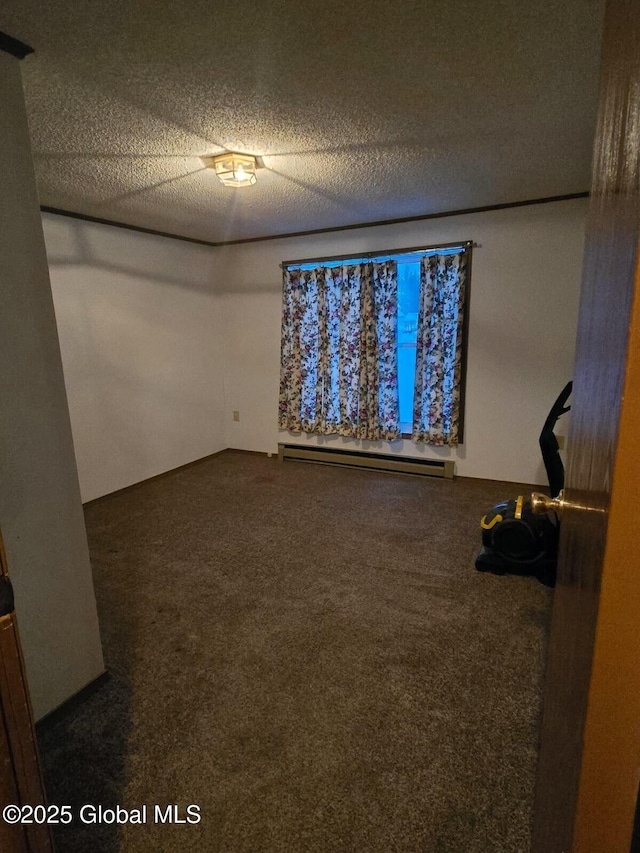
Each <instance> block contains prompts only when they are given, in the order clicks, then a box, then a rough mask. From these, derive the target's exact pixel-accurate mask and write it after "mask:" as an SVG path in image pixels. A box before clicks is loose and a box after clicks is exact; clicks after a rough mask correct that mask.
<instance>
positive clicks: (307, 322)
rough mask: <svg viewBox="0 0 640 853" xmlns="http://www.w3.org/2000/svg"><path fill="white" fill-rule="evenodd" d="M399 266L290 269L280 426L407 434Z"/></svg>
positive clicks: (377, 435) (379, 435) (371, 435)
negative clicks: (402, 411)
mask: <svg viewBox="0 0 640 853" xmlns="http://www.w3.org/2000/svg"><path fill="white" fill-rule="evenodd" d="M397 303H398V291H397V266H396V263H395V261H388V262H385V263H363V264H349V265H343V266H338V267H332V268H329V267H316V268H315V269H312V270H299V269H293V270H285V271H284V294H283V311H282V351H281V354H282V357H281V368H280V410H279V426H280V429H287V430H292V431H294V432H313V433H325V434H328V433H337V434H339V435H344V436H352V437H355V438H366V439H371V440H376V439H394V438H397V437H398V436H399V435H400V424H399V409H398V363H397V359H398V356H397V319H396V318H397Z"/></svg>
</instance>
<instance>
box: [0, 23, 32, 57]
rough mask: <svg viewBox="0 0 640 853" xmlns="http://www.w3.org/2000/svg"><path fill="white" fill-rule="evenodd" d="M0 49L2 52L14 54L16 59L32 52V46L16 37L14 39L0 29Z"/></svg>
mask: <svg viewBox="0 0 640 853" xmlns="http://www.w3.org/2000/svg"><path fill="white" fill-rule="evenodd" d="M0 50H2V51H4V53H10V54H11V56H15V58H16V59H24V58H25V56H28V55H29V54H30V53H34V50H33V48H32V47H29V45H28V44H25V43H24V42H23V41H19V40H18V39H14V38H13V36H10V35H8V34H7V33H3V32H2V31H1V30H0Z"/></svg>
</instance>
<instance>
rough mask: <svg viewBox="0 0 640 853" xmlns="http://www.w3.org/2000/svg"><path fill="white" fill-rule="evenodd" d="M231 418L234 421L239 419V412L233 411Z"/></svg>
mask: <svg viewBox="0 0 640 853" xmlns="http://www.w3.org/2000/svg"><path fill="white" fill-rule="evenodd" d="M233 419H234V421H239V420H240V412H236V411H234V413H233Z"/></svg>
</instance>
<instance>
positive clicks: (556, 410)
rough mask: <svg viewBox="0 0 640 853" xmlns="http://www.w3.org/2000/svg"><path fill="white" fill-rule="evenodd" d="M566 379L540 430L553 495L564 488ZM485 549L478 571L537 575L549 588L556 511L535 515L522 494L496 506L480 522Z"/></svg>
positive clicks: (554, 560)
mask: <svg viewBox="0 0 640 853" xmlns="http://www.w3.org/2000/svg"><path fill="white" fill-rule="evenodd" d="M571 387H572V383H571V382H568V383H567V384H566V385H565V387H564V388H563V389H562V391H561V393H560V396H559V397H558V399H557V400H556V401H555V403H554V404H553V406H552V407H551V411H550V412H549V414H548V416H547V419H546V421H545V422H544V426H543V427H542V432H541V433H540V450H541V451H542V460H543V462H544V467H545V470H546V472H547V478H548V480H549V491H550V494H551V497H552V498H555V497H557V496H558V495H559V494H560V492H561V491H562V488H563V487H564V465H563V464H562V459H561V458H560V453H559V450H560V448H559V446H558V440H557V438H556V436H555V433H554V427H555V425H556V423H557V421H558V420H559V418H560V417H561V416H562V415H564V414H565V412H568V411H569V409H570V408H571V406H567V405H566V402H567V400H568V399H569V396H570V394H571ZM480 527H481V528H482V548H481V550H480V553H479V554H478V556H477V557H476V569H478V571H480V572H492V573H493V574H495V575H504V574H506V573H509V574H517V575H536V577H537V578H538V580H540V581H541V582H542V583H543V584H546V586H554V585H555V582H556V563H557V559H558V533H559V522H558V518H557V516H556V514H555V513H554V512H547V513H545V514H544V515H534V513H533V512H532V510H531V503H530V501H529V500H525V497H524V495H520V496H519V497H518V498H517V499H516V500H510V501H505V502H504V503H500V504H496V506H494V507H492V509H490V510H489V512H488V513H487V514H486V515H485V516H484V518H483V519H482V520H481V521H480Z"/></svg>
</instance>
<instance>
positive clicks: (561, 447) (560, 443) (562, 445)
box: [556, 435, 567, 450]
mask: <svg viewBox="0 0 640 853" xmlns="http://www.w3.org/2000/svg"><path fill="white" fill-rule="evenodd" d="M556 440H557V442H558V449H559V450H564V449H565V446H566V443H567V439H566V438H565V437H564V435H557V436H556Z"/></svg>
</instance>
